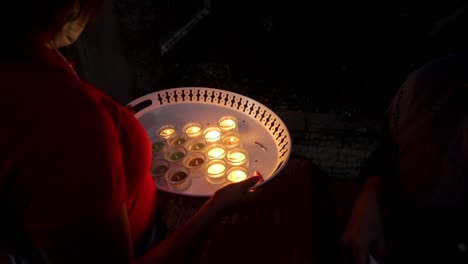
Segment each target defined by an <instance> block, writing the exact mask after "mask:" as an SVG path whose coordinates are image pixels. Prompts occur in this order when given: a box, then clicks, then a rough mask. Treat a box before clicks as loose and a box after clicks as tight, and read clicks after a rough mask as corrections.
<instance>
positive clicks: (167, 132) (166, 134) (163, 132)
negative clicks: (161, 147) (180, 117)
mask: <svg viewBox="0 0 468 264" xmlns="http://www.w3.org/2000/svg"><path fill="white" fill-rule="evenodd" d="M176 130H177V129H176V127H175V126H173V125H164V126H162V127H160V128H159V129H158V135H159V136H161V137H163V138H165V139H168V138H170V137H171V136H172V135H173V134H174V133H175V132H176Z"/></svg>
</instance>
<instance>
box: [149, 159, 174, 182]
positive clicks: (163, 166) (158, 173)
mask: <svg viewBox="0 0 468 264" xmlns="http://www.w3.org/2000/svg"><path fill="white" fill-rule="evenodd" d="M169 168H170V164H169V162H168V161H167V160H164V159H154V160H153V161H152V162H151V176H153V179H154V180H156V179H157V178H162V177H163V176H164V175H166V172H167V171H168V170H169Z"/></svg>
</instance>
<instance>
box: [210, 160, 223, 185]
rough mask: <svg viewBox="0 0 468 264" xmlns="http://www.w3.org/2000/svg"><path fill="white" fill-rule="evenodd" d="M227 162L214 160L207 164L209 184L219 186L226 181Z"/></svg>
mask: <svg viewBox="0 0 468 264" xmlns="http://www.w3.org/2000/svg"><path fill="white" fill-rule="evenodd" d="M225 174H226V162H225V161H223V160H212V161H210V162H208V163H207V164H206V180H207V181H208V182H209V183H213V184H219V183H223V182H224V181H225V177H224V175H225Z"/></svg>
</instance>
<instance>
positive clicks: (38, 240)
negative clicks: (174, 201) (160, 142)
mask: <svg viewBox="0 0 468 264" xmlns="http://www.w3.org/2000/svg"><path fill="white" fill-rule="evenodd" d="M0 87H1V88H0V89H1V90H0V93H1V96H0V98H2V102H1V104H0V122H1V130H0V157H1V160H0V215H1V217H0V248H1V247H2V245H3V247H6V248H8V249H10V250H20V251H24V252H23V253H25V254H33V253H37V252H34V251H35V250H37V249H58V248H62V247H66V246H67V245H69V246H76V245H79V241H80V240H81V239H83V238H87V239H89V238H91V239H92V237H93V236H95V235H98V234H99V232H100V226H102V225H105V224H106V223H109V221H113V218H114V217H116V215H118V212H119V209H120V208H121V207H122V205H123V204H124V203H125V204H126V207H127V210H128V218H129V225H130V232H131V237H132V242H133V246H134V247H136V246H137V245H138V243H139V242H140V240H142V237H143V235H144V233H145V231H147V230H149V228H150V226H151V224H152V222H153V220H154V215H155V214H154V211H155V198H156V197H155V196H156V189H155V186H154V183H153V181H152V178H151V175H150V172H149V171H150V163H151V144H150V141H149V139H148V136H147V134H146V131H145V130H144V128H143V127H142V125H141V124H140V123H139V121H138V120H137V119H135V118H134V116H133V115H132V114H131V113H129V112H128V111H127V110H126V109H125V108H124V107H122V106H121V105H119V104H118V103H116V102H115V101H113V100H112V99H111V98H109V97H108V96H106V95H105V94H103V93H102V92H101V91H100V90H98V89H96V88H95V87H93V86H92V85H90V84H88V83H84V82H82V81H80V80H79V79H78V78H77V76H75V74H74V72H73V71H72V70H71V69H70V68H69V67H68V64H67V62H66V61H65V60H64V59H63V58H61V56H60V55H59V54H58V53H56V52H55V51H52V50H48V49H44V50H41V51H40V52H37V53H36V54H35V55H34V56H29V57H28V59H26V60H23V61H21V62H16V63H14V64H12V63H9V64H6V63H1V64H0Z"/></svg>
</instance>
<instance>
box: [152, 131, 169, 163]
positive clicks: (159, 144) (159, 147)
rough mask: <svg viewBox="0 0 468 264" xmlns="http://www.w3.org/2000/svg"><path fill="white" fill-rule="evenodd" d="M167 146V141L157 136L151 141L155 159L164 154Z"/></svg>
mask: <svg viewBox="0 0 468 264" xmlns="http://www.w3.org/2000/svg"><path fill="white" fill-rule="evenodd" d="M165 146H166V139H164V138H163V137H160V136H156V137H155V138H152V139H151V151H152V153H153V158H154V157H156V156H160V155H162V154H163V153H164V147H165Z"/></svg>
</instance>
